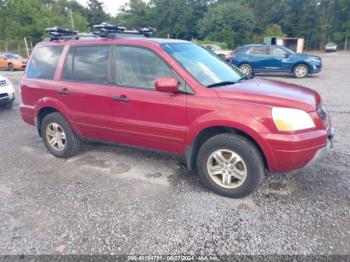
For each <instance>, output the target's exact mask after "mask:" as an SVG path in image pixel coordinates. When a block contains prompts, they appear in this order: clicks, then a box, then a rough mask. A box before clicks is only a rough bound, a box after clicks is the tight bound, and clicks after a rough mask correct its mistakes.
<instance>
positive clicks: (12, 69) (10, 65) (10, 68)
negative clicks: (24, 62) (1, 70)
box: [7, 64, 15, 72]
mask: <svg viewBox="0 0 350 262" xmlns="http://www.w3.org/2000/svg"><path fill="white" fill-rule="evenodd" d="M7 70H8V71H10V72H13V71H15V67H14V66H13V64H8V65H7Z"/></svg>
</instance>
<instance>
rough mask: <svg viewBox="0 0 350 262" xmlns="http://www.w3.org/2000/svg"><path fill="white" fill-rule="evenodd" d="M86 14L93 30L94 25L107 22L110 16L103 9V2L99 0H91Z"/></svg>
mask: <svg viewBox="0 0 350 262" xmlns="http://www.w3.org/2000/svg"><path fill="white" fill-rule="evenodd" d="M85 15H86V16H87V20H88V22H89V26H90V29H91V30H92V29H93V26H94V25H97V24H101V23H103V22H106V21H108V20H109V18H110V17H109V16H108V15H107V14H106V13H105V11H104V10H103V4H102V3H101V2H100V1H98V0H89V2H88V8H87V9H86V10H85Z"/></svg>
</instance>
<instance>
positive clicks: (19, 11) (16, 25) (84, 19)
mask: <svg viewBox="0 0 350 262" xmlns="http://www.w3.org/2000/svg"><path fill="white" fill-rule="evenodd" d="M71 17H73V19H71ZM104 21H109V22H115V23H120V24H123V25H126V26H129V27H139V26H152V27H156V28H157V29H158V32H157V34H158V36H160V37H172V38H182V39H188V40H191V39H199V40H205V41H217V42H223V43H225V44H226V45H227V47H229V48H234V47H236V46H238V45H242V44H246V43H254V42H255V43H256V42H261V41H262V39H263V37H264V36H273V35H277V36H290V37H304V38H305V44H306V48H307V49H319V48H323V45H324V44H325V43H326V42H328V41H334V42H336V43H337V44H338V45H339V46H340V47H345V46H347V41H348V39H349V38H350V1H349V0H307V1H305V0H148V1H144V0H130V2H129V3H128V4H126V5H125V6H123V7H122V8H121V9H120V12H119V13H118V15H117V16H116V17H111V16H110V15H108V14H106V13H105V11H104V9H103V4H102V3H101V1H99V0H89V1H88V6H87V7H83V6H81V5H80V4H79V3H77V2H76V1H75V0H72V1H70V0H0V40H3V41H2V42H4V40H6V39H11V40H22V39H23V38H24V37H26V38H27V40H28V42H29V43H31V42H33V43H34V44H35V43H36V42H38V41H40V40H41V39H42V38H43V32H44V31H43V29H44V28H45V27H50V26H54V25H60V26H64V27H72V26H73V25H74V28H75V29H76V30H79V31H85V32H88V31H90V29H91V27H92V25H93V24H98V23H101V22H104ZM72 22H73V25H72ZM2 42H1V43H2ZM349 46H350V44H349ZM3 48H4V47H3V46H0V50H1V49H3ZM14 48H16V47H14Z"/></svg>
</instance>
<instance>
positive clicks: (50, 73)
mask: <svg viewBox="0 0 350 262" xmlns="http://www.w3.org/2000/svg"><path fill="white" fill-rule="evenodd" d="M62 50H63V46H51V47H39V48H38V49H36V50H35V53H34V54H33V56H32V58H31V59H30V62H29V65H28V69H27V77H28V78H37V79H53V77H54V75H55V71H56V66H57V63H58V60H59V59H60V56H61V53H62Z"/></svg>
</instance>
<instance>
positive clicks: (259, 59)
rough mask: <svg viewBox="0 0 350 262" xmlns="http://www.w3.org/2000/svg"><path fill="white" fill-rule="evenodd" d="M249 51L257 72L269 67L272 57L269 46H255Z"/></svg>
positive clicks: (251, 61)
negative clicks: (268, 51)
mask: <svg viewBox="0 0 350 262" xmlns="http://www.w3.org/2000/svg"><path fill="white" fill-rule="evenodd" d="M248 53H249V56H250V63H251V64H252V66H253V69H254V71H255V72H260V71H264V70H266V69H267V68H268V67H269V61H270V57H269V55H268V53H267V46H255V47H253V48H252V49H251V50H250V51H249V52H248Z"/></svg>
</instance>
